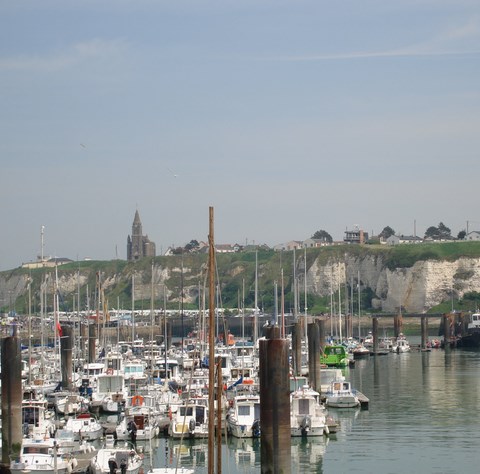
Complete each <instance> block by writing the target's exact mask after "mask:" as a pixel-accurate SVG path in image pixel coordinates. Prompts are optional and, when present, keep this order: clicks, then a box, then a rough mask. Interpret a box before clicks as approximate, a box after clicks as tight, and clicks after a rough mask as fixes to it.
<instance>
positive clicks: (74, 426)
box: [65, 413, 103, 441]
mask: <svg viewBox="0 0 480 474" xmlns="http://www.w3.org/2000/svg"><path fill="white" fill-rule="evenodd" d="M65 429H66V430H67V431H71V432H72V433H73V434H74V436H75V439H76V440H77V441H78V440H83V439H84V440H87V441H93V440H95V439H99V438H101V437H102V436H103V426H102V425H101V424H100V422H99V421H98V420H97V419H96V418H94V417H93V416H92V415H90V414H88V413H85V414H82V415H78V416H77V417H76V418H69V419H68V420H67V422H66V424H65Z"/></svg>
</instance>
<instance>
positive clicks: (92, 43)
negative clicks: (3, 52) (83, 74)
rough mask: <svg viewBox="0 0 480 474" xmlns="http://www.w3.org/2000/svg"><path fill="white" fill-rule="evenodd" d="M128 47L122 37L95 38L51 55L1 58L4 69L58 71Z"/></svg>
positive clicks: (2, 68) (0, 64)
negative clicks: (110, 38)
mask: <svg viewBox="0 0 480 474" xmlns="http://www.w3.org/2000/svg"><path fill="white" fill-rule="evenodd" d="M125 48H126V44H125V42H124V41H123V40H121V39H114V40H103V39H99V38H94V39H92V40H89V41H85V42H81V43H77V44H74V45H72V46H71V47H70V48H69V49H68V50H64V51H61V52H58V53H56V54H50V55H43V56H42V55H19V56H17V57H11V58H0V70H2V71H44V72H51V71H58V70H63V69H67V68H70V67H72V66H74V65H76V64H79V63H82V62H84V61H88V60H92V59H106V58H109V57H113V56H117V55H119V54H120V53H121V52H122V51H124V50H125Z"/></svg>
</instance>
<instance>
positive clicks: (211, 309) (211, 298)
mask: <svg viewBox="0 0 480 474" xmlns="http://www.w3.org/2000/svg"><path fill="white" fill-rule="evenodd" d="M213 231H214V228H213V207H209V232H208V243H209V251H208V257H209V258H208V283H209V285H208V286H209V291H208V314H209V328H208V329H209V331H208V335H209V337H208V343H209V345H208V407H209V409H208V432H209V437H208V474H214V471H215V458H214V452H215V437H214V433H215V411H214V406H215V392H214V385H215V362H214V357H215V321H214V318H215V247H214V235H213ZM218 404H219V405H220V400H218ZM218 449H219V450H220V449H221V446H219V447H218ZM217 468H218V469H219V472H220V470H221V465H219V466H218V467H217Z"/></svg>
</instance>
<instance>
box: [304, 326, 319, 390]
mask: <svg viewBox="0 0 480 474" xmlns="http://www.w3.org/2000/svg"><path fill="white" fill-rule="evenodd" d="M307 334H308V379H309V382H310V386H311V387H312V388H313V389H314V390H316V391H317V392H319V390H318V389H319V388H320V386H321V381H320V327H319V325H318V324H317V322H313V323H311V324H309V325H308V327H307Z"/></svg>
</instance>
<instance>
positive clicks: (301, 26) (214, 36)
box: [0, 0, 480, 270]
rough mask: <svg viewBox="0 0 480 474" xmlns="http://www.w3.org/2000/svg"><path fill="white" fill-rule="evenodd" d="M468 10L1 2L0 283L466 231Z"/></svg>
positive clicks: (476, 95)
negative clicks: (211, 223)
mask: <svg viewBox="0 0 480 474" xmlns="http://www.w3.org/2000/svg"><path fill="white" fill-rule="evenodd" d="M479 76H480V2H478V1H474V0H435V1H434V0H415V1H413V0H412V1H410V0H404V1H389V0H378V1H373V0H363V1H361V2H360V1H358V0H355V1H353V0H351V1H348V0H347V1H340V2H330V1H328V2H327V1H322V0H312V1H302V0H297V1H286V0H285V1H281V0H280V1H263V0H256V1H248V0H246V1H238V0H236V1H233V0H232V1H230V0H222V1H213V0H212V1H207V0H206V1H201V0H195V1H194V0H191V1H188V0H185V1H182V0H176V1H168V2H167V1H161V0H155V1H154V0H131V1H126V0H123V1H122V0H111V1H101V0H91V1H88V0H84V1H67V0H42V2H38V1H33V0H29V1H27V0H25V1H13V0H6V1H3V2H2V3H0V110H1V112H0V160H1V161H0V163H1V170H2V172H1V186H0V197H1V202H2V205H1V208H0V222H2V223H3V232H2V239H1V245H0V270H5V269H10V268H14V267H16V266H18V265H20V264H21V263H22V262H27V261H31V260H34V259H35V258H36V256H37V255H38V254H39V253H40V229H41V226H42V225H43V226H45V254H48V255H52V256H59V257H69V258H72V259H77V258H78V259H83V258H84V257H87V256H88V257H91V258H95V259H111V258H115V257H116V256H117V255H118V256H119V257H121V258H126V239H127V235H128V234H129V233H130V232H131V226H132V221H133V217H134V213H135V210H136V209H138V210H139V213H140V217H141V219H142V223H143V230H144V233H146V234H148V236H149V237H150V238H151V239H152V240H153V241H155V242H156V245H157V253H158V254H160V253H161V252H162V251H164V250H165V249H166V248H167V247H168V246H171V245H175V246H179V245H184V244H185V243H187V242H189V241H190V240H191V239H197V240H206V239H207V234H208V208H209V206H213V207H214V211H215V241H216V242H217V243H235V242H237V243H245V242H248V243H258V244H260V243H267V244H269V245H275V244H278V243H281V242H285V241H288V240H293V239H295V240H303V239H306V238H308V237H310V236H311V235H312V234H313V233H314V232H315V231H316V230H319V229H324V230H326V231H327V232H329V233H330V234H331V235H332V237H333V238H334V239H336V240H341V239H342V238H343V233H344V231H345V230H346V229H347V228H349V229H351V228H353V227H354V226H355V225H357V226H359V227H361V228H363V229H365V230H366V231H368V232H372V231H373V232H374V233H378V232H380V231H381V230H382V229H383V228H384V227H385V226H387V225H388V226H390V227H392V228H393V229H394V230H395V231H397V233H401V234H413V231H414V223H415V224H416V231H417V234H418V235H423V233H424V232H425V230H426V228H428V227H429V226H431V225H438V223H439V222H443V223H444V224H445V225H447V226H448V227H450V228H451V230H452V233H453V234H454V235H456V234H457V233H458V232H459V231H460V230H462V229H465V228H466V226H467V221H468V222H469V230H477V229H478V230H480V215H479V211H478V200H477V198H476V191H477V188H478V178H479V176H480V160H479V159H478V158H479V157H478V155H479V150H480V77H479Z"/></svg>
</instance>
